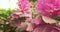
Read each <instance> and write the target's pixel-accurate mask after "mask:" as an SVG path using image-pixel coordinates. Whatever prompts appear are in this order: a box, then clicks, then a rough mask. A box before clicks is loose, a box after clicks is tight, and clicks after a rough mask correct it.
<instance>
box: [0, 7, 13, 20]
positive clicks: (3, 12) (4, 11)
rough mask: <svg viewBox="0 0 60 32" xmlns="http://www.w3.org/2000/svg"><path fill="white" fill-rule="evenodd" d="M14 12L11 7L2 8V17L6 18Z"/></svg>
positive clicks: (0, 15)
mask: <svg viewBox="0 0 60 32" xmlns="http://www.w3.org/2000/svg"><path fill="white" fill-rule="evenodd" d="M12 12H13V9H10V8H9V9H8V10H5V9H0V19H4V20H6V19H7V18H8V17H9V16H10V14H11V13H12Z"/></svg>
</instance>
